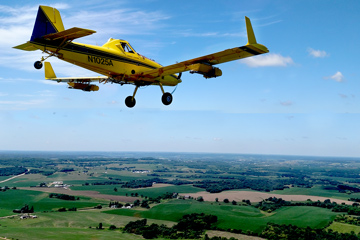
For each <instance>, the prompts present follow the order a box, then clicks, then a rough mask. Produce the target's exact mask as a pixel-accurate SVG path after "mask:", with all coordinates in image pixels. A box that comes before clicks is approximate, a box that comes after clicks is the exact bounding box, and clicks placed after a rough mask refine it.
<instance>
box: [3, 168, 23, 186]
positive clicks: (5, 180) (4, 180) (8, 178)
mask: <svg viewBox="0 0 360 240" xmlns="http://www.w3.org/2000/svg"><path fill="white" fill-rule="evenodd" d="M29 171H30V169H28V170H27V172H29ZM27 172H25V173H22V174H19V175H16V176H13V177H11V178H8V179H5V180H2V181H0V183H3V182H7V181H10V180H12V179H14V178H17V177H20V176H24V175H25V174H26V173H27Z"/></svg>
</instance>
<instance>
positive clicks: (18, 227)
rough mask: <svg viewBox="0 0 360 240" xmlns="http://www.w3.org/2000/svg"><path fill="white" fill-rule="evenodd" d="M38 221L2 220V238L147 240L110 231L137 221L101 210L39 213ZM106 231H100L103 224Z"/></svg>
mask: <svg viewBox="0 0 360 240" xmlns="http://www.w3.org/2000/svg"><path fill="white" fill-rule="evenodd" d="M37 216H38V218H37V219H26V220H20V219H19V218H15V217H14V218H11V219H0V223H1V226H0V233H1V236H4V237H7V238H14V239H74V240H75V239H84V240H85V239H121V240H122V239H124V240H126V239H143V238H142V237H139V236H136V235H132V234H126V233H122V232H121V231H118V230H112V231H111V230H109V229H108V228H109V226H110V225H115V226H117V227H119V226H123V225H125V224H127V223H128V222H129V221H135V220H136V219H137V218H134V217H124V216H116V215H109V214H104V213H101V212H100V211H97V210H92V211H78V212H63V213H56V212H49V213H39V214H37ZM100 222H101V223H102V224H103V227H104V229H103V230H97V229H96V227H97V226H98V225H99V223H100ZM150 223H157V224H167V225H172V224H173V223H171V222H166V221H158V220H154V221H151V220H150ZM90 227H91V228H90Z"/></svg>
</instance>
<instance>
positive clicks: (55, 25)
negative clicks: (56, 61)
mask: <svg viewBox="0 0 360 240" xmlns="http://www.w3.org/2000/svg"><path fill="white" fill-rule="evenodd" d="M64 30H65V29H64V25H63V22H62V20H61V16H60V12H59V11H58V10H57V9H56V8H52V7H47V6H39V10H38V13H37V16H36V20H35V25H34V29H33V33H32V35H31V39H30V41H35V40H36V39H37V38H41V37H42V36H44V35H47V34H50V33H57V32H61V31H64Z"/></svg>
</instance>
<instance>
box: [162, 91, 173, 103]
mask: <svg viewBox="0 0 360 240" xmlns="http://www.w3.org/2000/svg"><path fill="white" fill-rule="evenodd" d="M172 100H173V97H172V95H171V93H168V92H166V93H164V94H163V95H162V98H161V101H162V103H163V104H164V105H170V104H171V103H172Z"/></svg>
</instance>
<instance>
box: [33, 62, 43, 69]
mask: <svg viewBox="0 0 360 240" xmlns="http://www.w3.org/2000/svg"><path fill="white" fill-rule="evenodd" d="M42 66H43V64H42V62H41V61H36V62H35V63H34V67H35V68H36V69H41V68H42Z"/></svg>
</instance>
